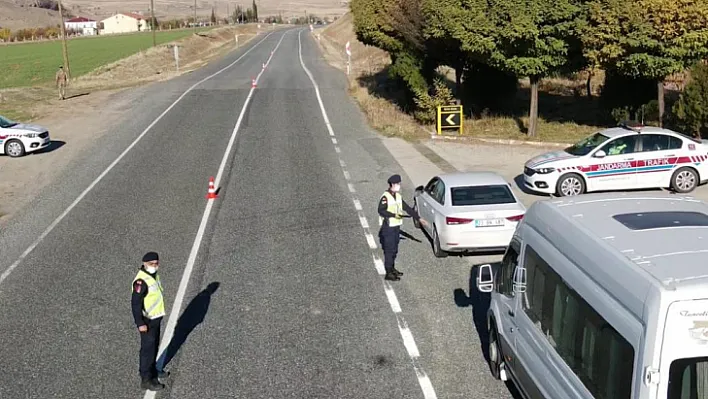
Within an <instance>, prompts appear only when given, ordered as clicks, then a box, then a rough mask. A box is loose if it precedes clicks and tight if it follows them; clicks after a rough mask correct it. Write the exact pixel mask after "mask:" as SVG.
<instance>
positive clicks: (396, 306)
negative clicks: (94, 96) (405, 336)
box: [384, 280, 412, 338]
mask: <svg viewBox="0 0 708 399" xmlns="http://www.w3.org/2000/svg"><path fill="white" fill-rule="evenodd" d="M384 291H385V292H386V297H387V298H388V303H389V304H391V310H393V313H401V304H400V303H398V298H397V297H396V292H395V291H394V290H393V287H391V284H389V283H388V281H386V280H384ZM411 338H412V336H411Z"/></svg>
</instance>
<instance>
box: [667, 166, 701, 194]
mask: <svg viewBox="0 0 708 399" xmlns="http://www.w3.org/2000/svg"><path fill="white" fill-rule="evenodd" d="M696 186H698V173H696V171H695V170H693V169H691V168H681V169H679V170H677V171H676V172H674V174H673V176H671V189H672V190H674V191H675V192H677V193H681V194H684V193H690V192H691V191H693V190H694V189H695V188H696Z"/></svg>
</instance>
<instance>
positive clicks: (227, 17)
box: [226, 2, 231, 25]
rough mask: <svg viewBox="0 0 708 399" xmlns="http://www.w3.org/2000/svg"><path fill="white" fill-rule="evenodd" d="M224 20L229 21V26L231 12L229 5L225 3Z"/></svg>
mask: <svg viewBox="0 0 708 399" xmlns="http://www.w3.org/2000/svg"><path fill="white" fill-rule="evenodd" d="M226 20H227V21H229V25H231V10H229V3H228V2H227V3H226Z"/></svg>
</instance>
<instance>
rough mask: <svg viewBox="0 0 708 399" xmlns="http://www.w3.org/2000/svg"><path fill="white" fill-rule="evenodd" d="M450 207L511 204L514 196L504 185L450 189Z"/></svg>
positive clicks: (513, 201) (514, 200)
mask: <svg viewBox="0 0 708 399" xmlns="http://www.w3.org/2000/svg"><path fill="white" fill-rule="evenodd" d="M451 193H452V206H470V205H493V204H513V203H515V202H516V199H515V198H514V195H513V194H512V193H511V190H509V186H507V185H506V184H496V185H492V186H470V187H452V188H451Z"/></svg>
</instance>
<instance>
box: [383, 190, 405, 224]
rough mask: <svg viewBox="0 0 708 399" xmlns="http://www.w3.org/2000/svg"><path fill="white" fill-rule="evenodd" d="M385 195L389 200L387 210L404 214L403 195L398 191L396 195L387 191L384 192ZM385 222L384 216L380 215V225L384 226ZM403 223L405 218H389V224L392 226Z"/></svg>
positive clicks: (396, 213) (395, 213)
mask: <svg viewBox="0 0 708 399" xmlns="http://www.w3.org/2000/svg"><path fill="white" fill-rule="evenodd" d="M383 196H384V197H386V201H387V202H388V208H386V210H387V211H389V212H391V213H393V214H394V215H402V214H403V197H401V193H396V196H395V197H394V196H393V195H392V194H391V193H390V192H388V191H386V192H384V193H383ZM383 222H384V218H383V217H382V216H379V226H382V225H383ZM402 224H403V218H388V225H389V226H391V227H396V226H400V225H402Z"/></svg>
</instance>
